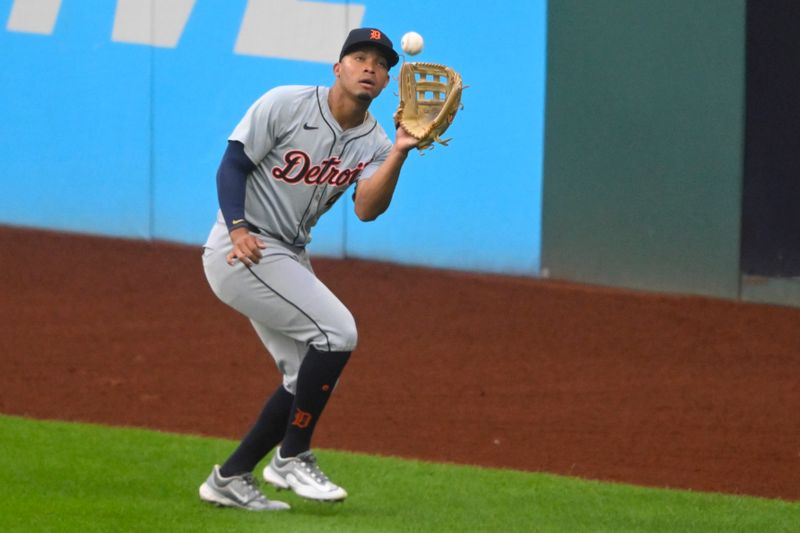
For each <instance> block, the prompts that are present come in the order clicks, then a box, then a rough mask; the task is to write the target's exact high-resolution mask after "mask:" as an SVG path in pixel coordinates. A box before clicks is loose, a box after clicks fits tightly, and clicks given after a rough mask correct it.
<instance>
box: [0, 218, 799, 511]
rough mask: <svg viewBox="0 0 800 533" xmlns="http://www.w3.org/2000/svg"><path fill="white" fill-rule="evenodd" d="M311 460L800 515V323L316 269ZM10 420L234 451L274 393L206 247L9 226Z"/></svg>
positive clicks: (5, 253)
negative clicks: (346, 341)
mask: <svg viewBox="0 0 800 533" xmlns="http://www.w3.org/2000/svg"><path fill="white" fill-rule="evenodd" d="M315 269H316V270H317V273H318V274H319V276H320V277H321V278H322V279H323V280H324V281H325V282H326V283H327V284H328V285H329V286H330V287H331V288H332V289H333V290H334V292H336V293H337V294H338V295H339V296H340V298H341V299H342V301H344V302H345V303H346V304H347V305H348V306H349V307H350V309H351V310H352V311H353V313H354V315H355V316H356V318H357V320H358V322H359V331H360V338H361V341H360V345H359V348H358V350H357V351H356V352H355V354H354V355H353V358H352V359H351V363H350V365H349V366H348V368H347V370H346V371H345V374H344V377H343V379H342V382H341V384H340V387H339V388H338V389H337V392H336V395H335V396H334V399H333V401H332V402H331V405H330V406H329V409H328V410H327V412H326V414H325V417H324V419H323V420H322V422H321V424H320V427H319V429H318V432H317V435H316V437H315V445H316V446H319V447H325V448H336V449H344V450H354V451H363V452H372V453H378V454H386V455H396V456H402V457H413V458H422V459H428V460H435V461H446V462H456V463H467V464H478V465H486V466H493V467H507V468H513V469H521V470H531V471H546V472H553V473H558V474H567V475H572V476H579V477H584V478H593V479H601V480H614V481H621V482H630V483H637V484H642V485H650V486H662V487H676V488H690V489H694V490H702V491H719V492H727V493H737V494H751V495H759V496H766V497H771V498H783V499H789V500H798V499H800V438H798V437H800V409H798V405H800V389H799V388H798V376H800V351H799V350H798V348H799V347H800V309H792V308H783V307H777V306H766V305H753V304H743V303H738V302H731V301H723V300H716V299H710V298H700V297H678V296H666V295H654V294H646V293H637V292H632V291H619V290H611V289H603V288H591V287H586V286H578V285H572V284H566V283H557V282H547V281H541V280H535V279H529V278H518V277H503V276H487V275H477V274H468V273H456V272H449V271H439V270H430V269H423V268H410V267H399V266H395V265H389V264H383V263H376V262H369V261H359V260H345V261H338V260H329V259H317V260H316V261H315ZM0 295H2V306H1V307H0V317H1V318H2V320H0V332H1V333H0V351H1V353H2V356H0V412H3V413H7V414H14V415H23V416H29V417H36V418H48V419H65V420H81V421H90V422H99V423H107V424H115V425H126V426H140V427H151V428H158V429H162V430H169V431H178V432H187V433H195V434H204V435H214V436H221V437H228V438H233V439H238V438H239V437H240V436H241V435H242V434H243V433H244V432H245V431H246V429H247V428H248V426H249V424H250V422H251V420H252V418H253V417H254V416H255V414H256V413H257V411H258V410H259V409H260V407H261V404H262V402H263V400H264V398H265V396H266V394H267V393H268V392H269V391H271V390H272V389H273V388H274V387H275V386H276V385H277V383H278V382H279V380H278V376H277V372H276V371H275V369H274V366H273V364H272V361H271V359H270V358H269V357H268V356H267V355H266V354H265V352H263V349H262V347H261V345H260V343H259V341H258V340H257V337H256V335H255V334H254V333H253V332H252V331H251V330H250V326H249V324H248V322H247V321H246V319H245V318H244V317H242V316H241V315H238V314H236V313H235V312H234V311H232V310H230V309H229V308H227V307H226V306H225V305H224V304H222V303H221V302H219V301H217V300H216V299H215V297H214V296H213V295H212V293H211V291H210V289H209V288H208V286H207V284H206V282H205V278H204V277H203V272H202V267H201V263H200V249H199V247H186V246H178V245H168V244H159V243H147V242H141V241H126V240H120V239H102V238H94V237H87V236H78V235H67V234H59V233H50V232H43V231H34V230H24V229H15V228H0Z"/></svg>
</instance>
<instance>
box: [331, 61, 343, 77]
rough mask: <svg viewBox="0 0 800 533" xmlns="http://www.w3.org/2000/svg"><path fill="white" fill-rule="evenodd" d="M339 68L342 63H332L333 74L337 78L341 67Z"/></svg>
mask: <svg viewBox="0 0 800 533" xmlns="http://www.w3.org/2000/svg"><path fill="white" fill-rule="evenodd" d="M341 68H342V64H341V63H334V64H333V75H334V76H336V77H337V78H338V77H339V69H341Z"/></svg>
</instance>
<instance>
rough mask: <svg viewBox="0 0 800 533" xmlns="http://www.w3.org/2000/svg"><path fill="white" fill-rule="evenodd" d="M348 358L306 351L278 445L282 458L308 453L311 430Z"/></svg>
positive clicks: (342, 355)
mask: <svg viewBox="0 0 800 533" xmlns="http://www.w3.org/2000/svg"><path fill="white" fill-rule="evenodd" d="M349 358H350V352H322V351H319V350H317V349H316V348H313V347H311V348H309V349H308V353H307V354H306V356H305V359H303V362H302V364H301V365H300V370H299V372H298V374H297V392H296V394H295V397H294V404H293V406H292V409H291V413H290V416H289V420H288V425H287V426H286V436H285V437H284V439H283V443H282V444H281V457H284V458H286V457H295V456H297V455H298V454H300V453H303V452H305V451H308V450H309V448H310V447H311V436H312V435H313V433H314V427H315V426H316V425H317V422H318V421H319V417H320V416H321V415H322V411H323V410H324V409H325V405H327V403H328V399H329V398H330V395H331V392H333V388H334V386H335V385H336V382H337V381H338V380H339V376H340V375H341V373H342V370H344V367H345V365H346V364H347V361H348V359H349Z"/></svg>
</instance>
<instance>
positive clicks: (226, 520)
mask: <svg viewBox="0 0 800 533" xmlns="http://www.w3.org/2000/svg"><path fill="white" fill-rule="evenodd" d="M234 446H235V443H234V442H231V441H226V440H220V439H205V438H198V437H191V436H182V435H172V434H166V433H158V432H151V431H144V430H131V429H119V428H107V427H99V426H92V425H83V424H71V423H62V422H42V421H33V420H26V419H21V418H15V417H3V416H0V473H1V475H2V483H0V531H81V532H83V531H237V530H239V531H253V530H256V529H257V530H263V531H280V532H291V531H314V532H316V531H348V532H360V531H370V532H372V531H375V532H390V531H421V532H435V531H442V532H448V533H449V532H452V531H499V532H506V531H568V532H576V531H592V532H594V531H609V532H612V531H613V532H622V531H647V532H650V531H669V532H673V531H680V532H684V531H703V532H705V531H720V532H723V531H724V532H732V531H742V532H748V533H749V532H754V531H769V532H773V531H798V530H800V504H798V503H788V502H782V501H776V500H766V499H759V498H747V497H734V496H723V495H716V494H703V493H692V492H681V491H667V490H655V489H644V488H639V487H632V486H626V485H617V484H604V483H597V482H590V481H583V480H577V479H571V478H563V477H557V476H551V475H542V474H532V473H525V472H514V471H504V470H490V469H481V468H472V467H460V466H449V465H438V464H430V463H423V462H417V461H406V460H398V459H390V458H377V457H372V456H368V455H358V454H349V453H340V452H333V451H324V450H323V451H320V452H319V453H318V455H319V457H320V461H321V464H322V465H323V467H324V468H325V470H326V471H327V472H328V473H330V474H331V475H332V477H334V479H335V480H337V481H338V482H340V483H341V484H342V485H343V486H345V487H347V489H348V491H349V492H350V497H349V498H348V500H347V501H346V502H344V503H341V504H320V503H314V502H307V501H304V500H301V499H299V498H297V497H295V496H294V495H293V494H288V493H285V492H282V493H280V496H281V498H282V499H285V500H286V501H288V502H290V503H291V504H292V506H293V508H292V510H291V511H289V512H284V513H249V512H244V511H239V510H234V509H218V508H215V507H212V506H210V505H206V504H203V503H202V502H200V501H199V499H198V497H197V487H198V485H199V484H200V483H201V482H202V481H203V479H204V478H205V477H206V476H207V475H208V473H209V471H210V468H211V466H212V465H213V464H214V463H215V462H220V461H221V460H222V459H224V458H225V457H226V456H227V454H228V453H230V451H231V450H232V449H233V447H234ZM266 492H267V495H268V496H270V497H275V496H276V494H275V492H274V491H273V490H271V489H266Z"/></svg>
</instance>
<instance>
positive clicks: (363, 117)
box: [200, 28, 419, 511]
mask: <svg viewBox="0 0 800 533" xmlns="http://www.w3.org/2000/svg"><path fill="white" fill-rule="evenodd" d="M397 62H398V55H397V53H396V52H395V51H394V49H393V48H392V42H391V41H390V40H389V39H388V38H387V37H386V36H385V35H384V34H383V32H381V31H380V30H377V29H374V28H360V29H355V30H353V31H352V32H350V34H349V36H348V37H347V40H346V41H345V43H344V46H343V47H342V50H341V54H340V57H339V62H338V63H336V64H335V65H334V66H333V73H334V77H335V79H334V82H333V85H332V86H331V87H313V86H281V87H276V88H274V89H272V90H270V91H268V92H267V93H266V94H264V95H263V96H261V97H260V98H259V99H258V100H257V101H256V102H255V103H254V104H253V105H252V106H251V107H250V109H249V110H248V111H247V113H246V114H245V115H244V117H243V118H242V120H241V121H240V122H239V124H238V125H237V126H236V128H235V129H234V130H233V133H232V134H231V136H230V137H229V139H228V147H227V150H226V151H225V154H224V156H223V158H222V162H221V163H220V166H219V170H218V173H217V190H218V196H219V204H220V211H219V213H218V216H217V221H216V223H215V224H214V226H213V228H212V229H211V233H210V235H209V236H208V240H207V242H206V244H205V248H204V254H203V265H204V268H205V273H206V277H207V279H208V282H209V284H210V286H211V288H212V290H213V291H214V293H215V294H216V295H217V296H218V297H219V298H220V299H221V300H222V301H223V302H225V303H226V304H228V305H229V306H231V307H233V308H234V309H236V310H237V311H239V312H240V313H243V314H244V315H246V316H247V317H248V318H249V319H250V322H251V323H252V325H253V327H254V328H255V330H256V333H257V334H258V336H259V337H260V339H261V341H262V342H263V343H264V346H265V347H266V348H267V350H268V351H269V352H270V354H272V356H273V358H274V359H275V363H276V364H277V367H278V370H279V371H280V372H281V374H282V375H283V383H282V384H281V385H280V386H279V387H278V388H277V390H275V391H274V392H273V393H272V395H271V396H270V397H269V398H268V399H267V402H266V404H265V405H264V407H263V410H262V411H261V414H260V415H259V416H258V418H257V419H256V421H255V424H254V425H253V427H252V428H251V429H250V431H249V432H248V433H247V435H245V437H244V438H243V439H242V441H241V443H240V444H239V446H238V447H237V449H236V450H235V451H234V452H233V454H232V455H231V456H230V457H228V459H227V460H226V461H225V462H224V463H223V464H222V466H219V465H217V466H214V468H213V470H212V472H211V474H210V475H209V476H208V479H206V481H205V482H204V483H203V484H202V485H201V486H200V498H201V499H203V500H205V501H208V502H212V503H215V504H217V505H224V506H231V507H239V508H243V509H249V510H256V511H261V510H280V509H288V508H289V506H288V505H287V504H286V503H283V502H278V501H270V500H268V499H267V498H266V497H265V496H264V495H263V494H262V493H261V491H260V490H259V488H258V485H257V482H256V480H255V478H254V476H253V474H252V471H253V469H254V468H255V466H256V464H258V462H259V461H261V459H263V458H264V457H265V456H266V455H267V454H268V453H269V452H270V451H271V450H272V449H273V448H274V447H276V446H277V445H278V444H280V447H279V448H278V449H277V450H276V451H275V453H274V455H273V458H272V460H271V462H270V463H269V465H268V466H267V467H266V468H265V469H264V473H263V475H264V478H265V480H266V481H267V482H269V483H270V484H272V485H274V486H276V487H279V488H285V489H291V490H293V491H294V492H296V493H297V494H298V495H300V496H302V497H305V498H309V499H312V500H323V501H339V500H343V499H344V498H346V497H347V492H346V491H345V489H344V488H342V487H340V486H338V485H336V484H335V483H334V482H333V481H331V480H330V479H329V478H328V477H327V476H326V475H325V474H324V473H323V472H322V470H321V469H320V467H319V465H318V464H317V460H316V458H315V457H314V455H313V454H312V452H311V438H312V435H313V433H314V428H315V426H316V424H317V423H318V422H319V418H320V416H321V415H322V412H323V411H324V409H325V405H326V404H327V402H328V400H329V397H330V395H331V393H332V392H333V390H334V387H335V385H336V382H337V380H338V379H339V376H340V374H341V372H342V370H343V369H344V367H345V365H346V363H347V360H348V358H349V357H350V353H351V352H352V351H353V350H354V349H355V347H356V343H357V332H356V325H355V321H354V320H353V316H352V315H351V314H350V311H348V309H347V308H346V307H345V306H344V305H343V304H342V302H340V301H339V299H338V298H337V297H336V296H335V295H334V294H333V293H332V292H331V291H330V290H329V289H328V288H327V287H326V286H325V285H324V284H323V283H322V282H321V281H320V280H319V279H318V278H317V277H316V276H315V275H314V272H313V270H312V269H311V264H310V262H309V257H308V254H307V252H306V245H307V244H308V243H309V241H310V240H311V233H310V232H311V228H312V227H313V226H314V225H315V224H316V222H317V220H318V219H319V218H320V216H321V215H322V214H323V213H325V211H327V210H328V209H330V207H331V206H332V205H333V204H334V202H336V200H337V199H338V198H339V197H341V196H342V194H344V192H345V191H346V190H347V189H348V188H349V187H350V186H351V185H355V194H354V199H355V212H356V215H357V216H358V218H359V219H361V220H364V221H369V220H374V219H375V218H377V217H378V216H379V215H381V214H382V213H383V212H384V211H385V210H386V209H387V208H388V207H389V203H390V202H391V199H392V195H393V194H394V190H395V186H396V185H397V180H398V177H399V175H400V170H401V168H402V166H403V162H404V161H405V159H406V156H407V155H408V152H409V151H410V150H411V149H412V148H414V147H415V146H417V144H418V143H419V140H418V139H417V138H415V137H413V136H412V135H410V134H409V133H407V132H406V131H405V130H404V129H403V128H402V127H399V128H398V129H397V131H396V133H395V142H394V144H392V142H391V141H390V140H389V139H388V137H387V136H386V134H385V133H384V131H383V129H382V128H381V126H380V125H378V123H377V121H376V120H375V118H374V117H373V116H372V115H371V114H370V113H369V112H368V109H369V106H370V103H371V102H372V100H373V99H375V98H376V97H377V96H378V95H379V94H381V91H383V89H384V88H385V87H386V86H387V85H388V83H389V69H390V68H391V67H393V66H394V65H396V64H397Z"/></svg>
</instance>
